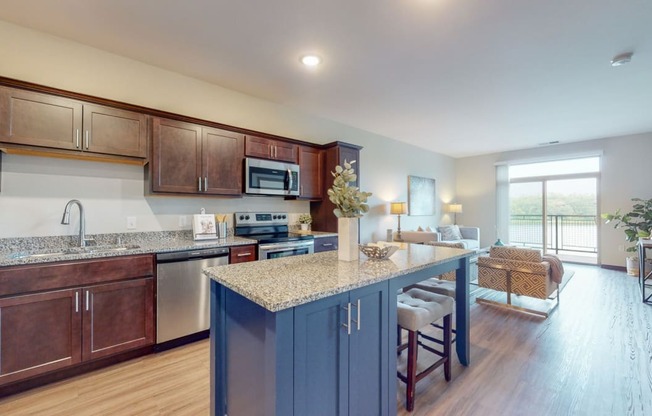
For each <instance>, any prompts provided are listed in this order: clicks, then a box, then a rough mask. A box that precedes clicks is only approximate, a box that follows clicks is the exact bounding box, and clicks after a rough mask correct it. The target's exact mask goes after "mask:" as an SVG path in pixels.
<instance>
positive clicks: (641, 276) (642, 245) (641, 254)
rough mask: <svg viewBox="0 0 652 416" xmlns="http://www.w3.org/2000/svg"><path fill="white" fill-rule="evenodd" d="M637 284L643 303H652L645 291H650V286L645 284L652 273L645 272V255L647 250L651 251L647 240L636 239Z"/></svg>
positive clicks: (651, 287) (651, 245)
mask: <svg viewBox="0 0 652 416" xmlns="http://www.w3.org/2000/svg"><path fill="white" fill-rule="evenodd" d="M637 246H638V284H639V286H640V287H641V295H642V297H643V303H652V301H651V300H650V298H652V293H650V294H649V295H648V294H646V290H647V289H652V284H651V283H647V281H648V280H650V279H651V278H652V271H651V272H649V273H646V272H645V266H646V264H645V263H646V262H645V254H646V251H647V250H650V249H652V240H650V239H649V238H639V239H638V244H637Z"/></svg>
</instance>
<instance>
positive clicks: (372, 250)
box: [358, 244, 398, 260]
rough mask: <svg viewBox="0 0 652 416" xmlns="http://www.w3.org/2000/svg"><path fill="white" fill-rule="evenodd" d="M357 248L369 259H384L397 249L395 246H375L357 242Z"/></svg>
mask: <svg viewBox="0 0 652 416" xmlns="http://www.w3.org/2000/svg"><path fill="white" fill-rule="evenodd" d="M358 248H359V249H360V251H361V252H362V254H364V255H365V256H367V257H369V258H370V259H378V260H382V259H386V258H388V257H389V256H391V255H392V254H394V253H395V252H396V250H398V247H397V246H377V245H371V244H359V245H358Z"/></svg>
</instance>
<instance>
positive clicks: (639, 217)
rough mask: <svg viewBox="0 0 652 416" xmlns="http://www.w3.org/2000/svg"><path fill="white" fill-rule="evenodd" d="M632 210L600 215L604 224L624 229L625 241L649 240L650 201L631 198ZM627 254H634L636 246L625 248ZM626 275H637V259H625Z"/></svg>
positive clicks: (631, 257) (650, 221) (651, 206)
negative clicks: (623, 212)
mask: <svg viewBox="0 0 652 416" xmlns="http://www.w3.org/2000/svg"><path fill="white" fill-rule="evenodd" d="M632 202H633V203H634V205H633V206H632V210H631V211H630V212H628V213H626V214H622V213H621V212H620V209H618V210H616V212H614V213H613V214H602V218H603V219H604V220H605V224H609V223H613V226H614V228H624V231H625V240H627V241H629V242H630V243H636V242H637V241H638V239H639V238H640V237H642V238H649V237H650V232H652V199H647V200H645V199H641V198H632ZM626 251H627V252H636V245H632V246H629V247H627V250H626ZM627 274H630V275H638V257H636V256H629V257H627Z"/></svg>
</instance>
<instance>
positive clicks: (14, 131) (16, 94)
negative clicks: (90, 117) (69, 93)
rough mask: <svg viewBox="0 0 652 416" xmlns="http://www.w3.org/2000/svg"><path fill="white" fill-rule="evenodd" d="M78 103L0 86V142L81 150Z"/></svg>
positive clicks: (80, 119)
mask: <svg viewBox="0 0 652 416" xmlns="http://www.w3.org/2000/svg"><path fill="white" fill-rule="evenodd" d="M81 133H82V103H81V102H79V101H75V100H69V99H67V98H61V97H57V96H53V95H46V94H39V93H35V92H31V91H23V90H17V89H13V88H4V87H0V135H1V136H0V141H2V142H5V143H15V144H24V145H33V146H41V147H50V148H57V149H67V150H81Z"/></svg>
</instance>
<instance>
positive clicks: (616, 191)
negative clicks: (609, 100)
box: [456, 133, 652, 267]
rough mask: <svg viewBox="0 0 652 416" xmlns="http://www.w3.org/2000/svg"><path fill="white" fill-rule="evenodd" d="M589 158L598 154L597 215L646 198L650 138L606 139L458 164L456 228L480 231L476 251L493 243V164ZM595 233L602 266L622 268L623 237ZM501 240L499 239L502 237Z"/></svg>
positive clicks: (650, 191)
mask: <svg viewBox="0 0 652 416" xmlns="http://www.w3.org/2000/svg"><path fill="white" fill-rule="evenodd" d="M590 152H603V156H602V173H601V178H600V189H599V192H600V201H599V206H598V209H599V210H600V212H613V211H615V210H616V209H618V208H621V209H622V210H628V209H629V208H630V207H631V198H636V197H637V198H644V199H649V198H652V183H651V182H650V178H651V177H652V175H650V173H649V171H650V168H649V167H650V155H652V133H646V134H639V135H632V136H623V137H611V138H605V139H600V140H591V141H586V142H578V143H569V144H562V145H557V146H550V147H541V148H536V149H528V150H519V151H513V152H505V153H495V154H491V155H484V156H477V157H469V158H463V159H458V160H457V161H456V172H457V183H456V189H457V195H458V200H459V201H460V202H461V203H462V204H464V213H463V214H460V215H459V216H458V223H459V222H463V223H465V224H474V225H477V226H479V227H481V228H482V230H483V231H482V233H481V239H482V241H481V244H482V245H485V246H486V245H490V244H491V243H492V242H494V241H495V240H496V234H495V224H496V202H495V184H496V176H495V164H496V163H497V162H504V161H510V160H528V159H541V158H546V157H557V156H564V155H574V154H578V155H579V154H586V153H590ZM467 207H468V208H467ZM625 212H627V211H625ZM599 233H600V236H599V242H598V245H599V249H600V251H601V252H600V255H601V256H600V257H601V262H602V264H604V265H614V266H621V267H624V265H625V260H624V259H625V257H626V253H625V252H624V251H621V250H619V247H621V246H623V245H625V241H624V236H625V234H624V233H623V232H622V230H614V229H613V228H612V226H610V225H604V224H601V227H600V230H599ZM501 237H502V238H503V239H504V238H505V237H506V236H501Z"/></svg>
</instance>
